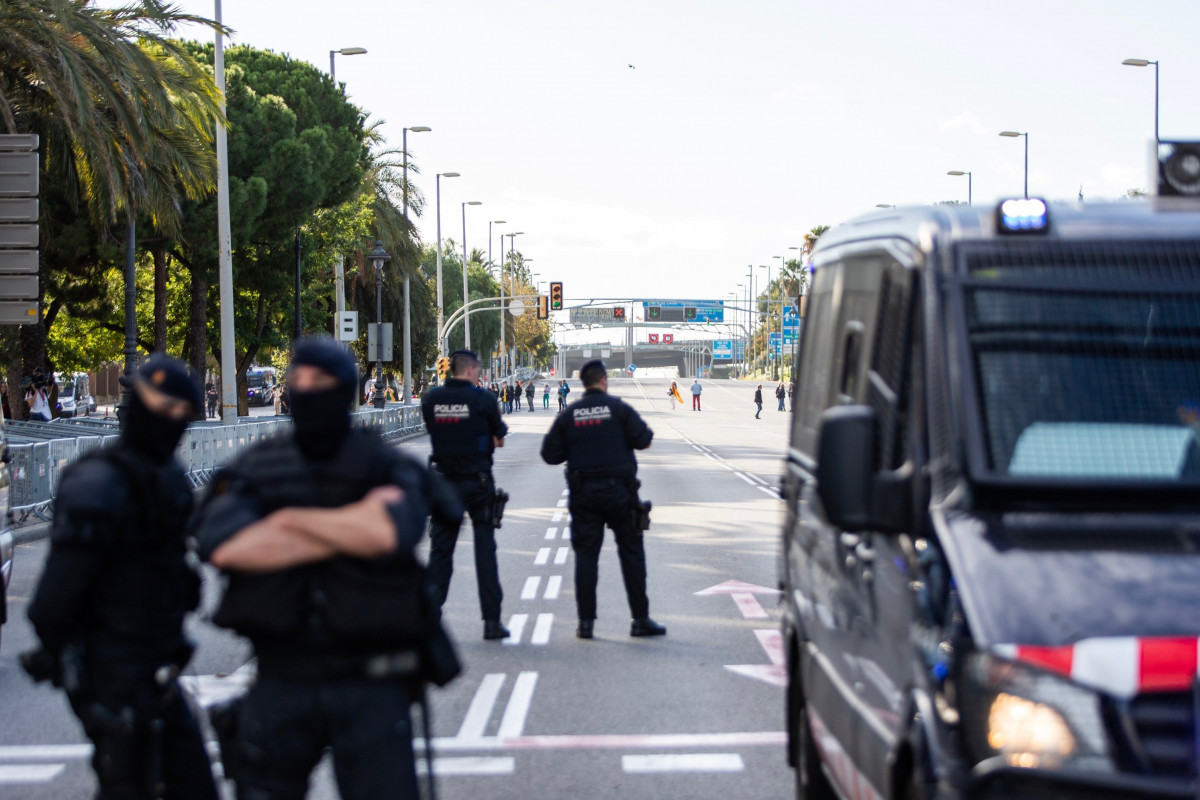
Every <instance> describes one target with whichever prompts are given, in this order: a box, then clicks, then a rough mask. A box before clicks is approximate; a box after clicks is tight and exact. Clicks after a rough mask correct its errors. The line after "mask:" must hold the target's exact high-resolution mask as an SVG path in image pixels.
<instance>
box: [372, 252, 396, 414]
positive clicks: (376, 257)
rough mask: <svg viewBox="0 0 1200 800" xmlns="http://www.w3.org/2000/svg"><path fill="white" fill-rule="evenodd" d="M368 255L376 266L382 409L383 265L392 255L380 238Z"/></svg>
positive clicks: (377, 366)
mask: <svg viewBox="0 0 1200 800" xmlns="http://www.w3.org/2000/svg"><path fill="white" fill-rule="evenodd" d="M368 257H369V258H370V259H371V266H373V267H374V268H375V407H376V408H378V409H382V408H383V406H384V404H385V403H386V402H387V398H386V397H385V396H384V394H383V265H384V264H386V263H387V262H389V261H391V260H392V257H391V256H390V255H388V251H387V250H384V249H383V242H381V241H379V240H376V241H375V249H374V250H372V251H371V255H370V256H368Z"/></svg>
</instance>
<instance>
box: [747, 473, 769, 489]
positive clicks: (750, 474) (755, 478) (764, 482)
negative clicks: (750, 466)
mask: <svg viewBox="0 0 1200 800" xmlns="http://www.w3.org/2000/svg"><path fill="white" fill-rule="evenodd" d="M746 474H747V475H749V476H750V477H751V478H753V479H754V480H756V481H758V482H759V483H761V484H762V485H763V486H770V485H771V484H769V483H767V482H766V481H764V480H763V479H762V478H760V477H758V476H757V475H755V474H754V473H753V472H747V473H746Z"/></svg>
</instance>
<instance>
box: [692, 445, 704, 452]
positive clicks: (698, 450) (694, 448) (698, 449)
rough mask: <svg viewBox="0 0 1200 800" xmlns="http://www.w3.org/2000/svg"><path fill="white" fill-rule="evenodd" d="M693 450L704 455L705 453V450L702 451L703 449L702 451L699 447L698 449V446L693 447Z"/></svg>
mask: <svg viewBox="0 0 1200 800" xmlns="http://www.w3.org/2000/svg"><path fill="white" fill-rule="evenodd" d="M692 449H693V450H695V451H696V452H697V453H703V452H704V451H703V450H701V449H700V448H699V447H697V446H696V445H692Z"/></svg>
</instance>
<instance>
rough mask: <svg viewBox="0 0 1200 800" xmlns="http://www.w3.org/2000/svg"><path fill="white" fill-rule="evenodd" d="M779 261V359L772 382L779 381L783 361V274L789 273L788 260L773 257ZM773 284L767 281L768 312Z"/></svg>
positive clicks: (768, 310)
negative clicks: (780, 365) (780, 363)
mask: <svg viewBox="0 0 1200 800" xmlns="http://www.w3.org/2000/svg"><path fill="white" fill-rule="evenodd" d="M771 257H772V258H778V259H779V356H780V357H779V358H777V359H775V369H774V371H773V372H772V373H771V380H773V381H777V380H779V362H780V361H781V360H783V273H784V272H786V271H787V259H786V258H784V257H783V256H771ZM770 299H771V282H770V281H767V300H768V305H767V312H768V314H769V313H770V311H771V306H770V303H769V301H770Z"/></svg>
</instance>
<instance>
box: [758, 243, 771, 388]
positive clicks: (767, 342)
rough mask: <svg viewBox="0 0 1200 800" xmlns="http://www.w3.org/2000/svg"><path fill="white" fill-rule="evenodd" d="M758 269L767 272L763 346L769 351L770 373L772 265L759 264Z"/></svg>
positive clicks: (768, 367)
mask: <svg viewBox="0 0 1200 800" xmlns="http://www.w3.org/2000/svg"><path fill="white" fill-rule="evenodd" d="M758 268H759V269H765V270H766V271H767V313H766V315H765V319H766V324H765V325H764V326H763V331H764V333H763V345H764V346H765V347H766V349H767V357H766V359H765V363H764V365H765V366H766V368H767V371H768V372H770V371H771V265H770V264H759V265H758ZM757 303H758V298H757V297H756V298H755V305H757Z"/></svg>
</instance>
